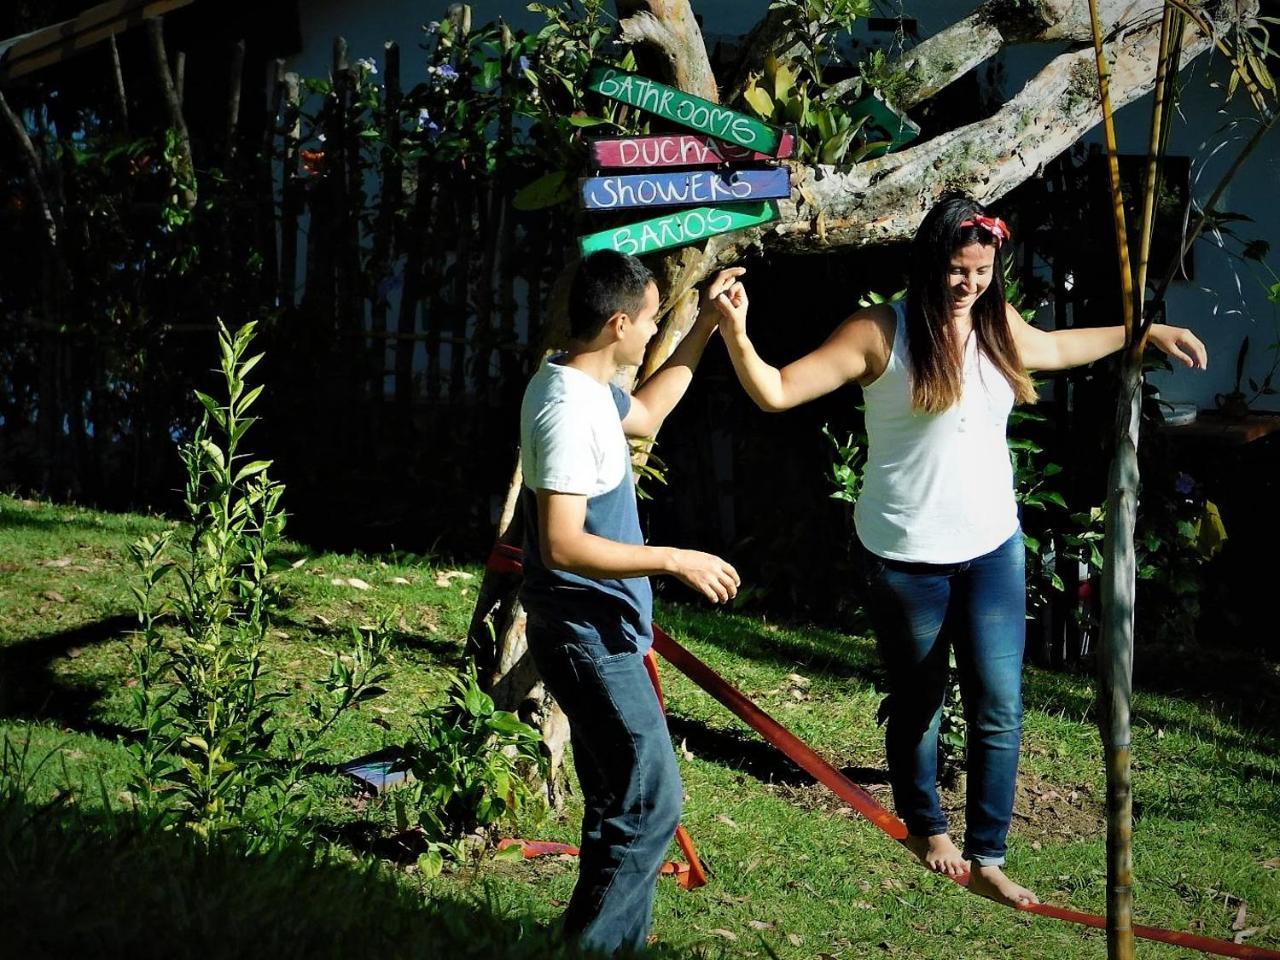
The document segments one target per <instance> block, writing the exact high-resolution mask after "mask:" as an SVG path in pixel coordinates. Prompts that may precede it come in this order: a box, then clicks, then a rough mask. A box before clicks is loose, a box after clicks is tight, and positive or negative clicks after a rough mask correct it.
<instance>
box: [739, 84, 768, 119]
mask: <svg viewBox="0 0 1280 960" xmlns="http://www.w3.org/2000/svg"><path fill="white" fill-rule="evenodd" d="M742 99H743V100H745V101H747V103H748V104H749V105H750V107H751V109H752V110H754V111H755V112H756V113H757V114H758V115H759V116H760V117H761V119H764V120H769V119H771V118H772V117H773V98H772V97H770V96H769V94H768V93H767V92H766V91H765V90H764V88H762V87H759V86H757V85H755V84H754V83H753V84H752V85H751V86H749V87H747V89H746V90H744V91H743V93H742Z"/></svg>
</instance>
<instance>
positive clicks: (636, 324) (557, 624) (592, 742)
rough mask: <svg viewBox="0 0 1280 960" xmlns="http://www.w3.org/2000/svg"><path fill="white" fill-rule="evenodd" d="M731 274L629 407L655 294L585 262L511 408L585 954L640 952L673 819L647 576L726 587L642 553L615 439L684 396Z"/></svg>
mask: <svg viewBox="0 0 1280 960" xmlns="http://www.w3.org/2000/svg"><path fill="white" fill-rule="evenodd" d="M742 273H743V270H742V269H741V268H732V269H729V270H723V271H721V272H720V273H719V274H717V275H716V277H715V278H714V279H713V280H712V281H711V284H710V286H709V287H708V290H707V297H706V300H705V301H704V304H703V309H702V310H701V312H700V313H699V315H698V319H697V321H696V322H695V324H694V325H693V327H692V329H690V331H689V333H688V334H687V335H686V336H685V338H684V340H683V341H682V342H681V343H680V345H679V346H678V347H677V348H676V350H675V352H674V353H672V355H671V357H670V359H669V360H668V361H667V362H666V363H665V364H664V365H663V366H662V368H661V369H659V370H658V371H657V372H656V373H654V374H653V376H651V377H649V379H648V380H646V381H645V382H644V384H643V385H642V386H640V387H639V388H638V389H637V390H636V391H635V393H634V395H632V396H630V397H628V396H627V394H626V392H625V391H623V390H621V389H620V388H618V387H617V386H615V385H614V384H613V383H612V382H611V381H612V380H613V378H614V377H615V376H616V374H617V372H618V368H619V367H623V366H634V365H638V364H639V363H640V362H641V361H642V360H643V359H644V352H645V347H646V345H647V344H648V343H649V341H650V340H651V339H652V338H653V336H654V334H655V333H656V332H657V329H658V328H657V323H656V321H655V318H656V316H657V312H658V289H657V286H656V285H655V284H654V282H653V276H652V274H651V273H650V272H649V270H648V269H646V268H645V267H644V265H643V264H641V263H640V261H639V260H637V259H635V258H634V257H630V256H627V255H625V254H621V253H614V252H612V251H601V252H599V253H595V254H592V255H591V256H589V257H587V258H586V259H584V260H583V261H582V263H581V264H580V265H579V268H578V271H577V273H576V275H575V277H574V280H573V285H572V287H571V289H570V293H569V324H570V336H571V338H572V343H571V345H570V348H569V349H568V350H567V351H566V352H565V353H561V354H557V355H555V356H552V357H550V358H548V359H547V361H546V362H545V363H543V364H542V366H541V367H540V368H539V369H538V371H537V373H536V374H535V375H534V377H533V379H532V381H531V382H530V383H529V387H528V389H527V390H526V392H525V396H524V404H523V406H522V408H521V412H520V449H521V466H522V468H523V473H524V488H523V489H522V490H521V508H522V510H523V511H524V521H525V523H524V527H525V569H524V576H525V579H524V584H523V586H522V588H521V591H520V597H521V600H522V601H523V603H524V606H525V609H526V610H527V611H528V615H529V621H528V630H527V633H528V639H529V650H530V652H531V653H532V654H533V658H534V662H535V663H536V664H537V666H538V671H539V673H540V674H541V675H542V679H543V682H544V683H545V684H546V686H547V688H548V689H549V690H550V691H551V693H552V695H553V696H554V697H555V698H556V700H557V701H558V702H559V704H560V706H561V707H562V708H563V709H564V712H565V714H566V716H567V717H568V718H569V729H570V740H571V743H572V745H573V759H574V768H575V769H576V771H577V774H578V780H579V783H580V785H581V787H582V796H583V805H584V807H585V810H584V812H583V822H582V845H581V855H580V858H579V872H578V882H577V885H576V886H575V887H574V891H573V896H572V897H571V898H570V900H569V906H568V908H567V909H566V911H565V917H564V931H565V934H566V936H568V937H570V938H573V939H576V940H578V941H579V942H580V943H582V944H583V945H584V946H587V947H590V948H594V949H597V950H605V951H608V952H613V951H616V950H619V949H624V948H629V949H633V950H636V949H640V948H642V947H643V946H644V944H645V939H646V937H647V936H648V932H649V925H650V921H651V919H652V914H653V897H654V885H655V882H656V880H657V876H658V870H659V868H660V867H661V865H662V862H663V859H664V858H665V855H666V851H667V847H668V845H669V844H670V842H671V838H672V835H673V834H674V833H675V829H676V826H677V825H678V823H679V820H680V807H681V799H682V787H681V784H680V772H679V769H678V768H677V766H676V760H675V755H674V753H673V752H672V749H671V738H670V735H669V734H668V732H667V724H666V720H665V718H664V717H663V716H662V710H661V707H660V706H659V704H658V699H657V696H656V694H655V693H654V690H653V687H652V685H651V683H650V681H649V677H648V674H647V673H646V671H645V667H644V661H643V656H644V653H645V651H647V650H648V649H649V646H650V644H651V643H652V640H653V632H652V626H651V621H652V616H653V612H652V606H653V599H652V593H651V591H650V589H649V580H648V578H649V577H650V576H651V575H653V574H669V575H672V576H675V577H678V578H679V579H680V580H682V581H684V582H685V583H687V584H688V585H689V586H691V587H693V588H694V589H695V590H697V591H699V592H700V593H702V594H703V595H704V596H705V597H707V599H709V600H711V601H712V602H713V603H718V602H724V601H726V600H728V599H730V598H731V597H733V596H734V595H735V594H736V593H737V589H738V583H739V581H738V574H737V572H736V571H735V570H734V569H733V567H731V566H730V565H729V564H728V563H726V562H725V561H723V560H721V559H720V558H719V557H715V556H712V555H711V554H707V553H700V552H698V551H696V550H678V549H675V548H673V547H650V546H645V544H644V537H643V535H642V534H641V532H640V520H639V516H638V514H637V512H636V497H635V486H634V483H633V480H632V474H631V456H630V449H629V446H628V443H627V437H648V436H652V435H653V434H654V433H655V432H656V431H657V429H658V427H659V426H660V425H661V424H662V421H663V420H664V419H665V418H666V416H667V414H669V413H670V412H671V410H672V409H673V408H674V407H675V405H676V404H677V403H678V402H679V401H680V398H681V397H682V396H684V392H685V390H686V389H687V388H688V386H689V382H690V380H691V379H692V377H693V371H694V368H695V367H696V366H697V363H698V359H699V358H700V357H701V356H702V351H703V348H704V347H705V346H706V344H707V340H708V339H709V338H710V336H711V334H712V333H713V332H714V331H715V328H716V312H715V311H714V310H712V309H708V307H709V305H710V303H711V301H712V300H713V299H714V298H715V297H716V296H719V295H720V294H721V293H723V292H724V291H725V290H727V289H728V288H729V286H731V285H732V283H733V281H734V280H735V279H736V278H737V277H738V276H739V275H741V274H742Z"/></svg>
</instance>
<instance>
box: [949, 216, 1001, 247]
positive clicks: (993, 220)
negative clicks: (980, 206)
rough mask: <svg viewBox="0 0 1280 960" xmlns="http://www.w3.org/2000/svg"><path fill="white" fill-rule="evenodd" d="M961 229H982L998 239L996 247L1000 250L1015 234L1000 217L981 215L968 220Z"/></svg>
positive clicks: (961, 225)
mask: <svg viewBox="0 0 1280 960" xmlns="http://www.w3.org/2000/svg"><path fill="white" fill-rule="evenodd" d="M960 227H961V229H963V228H965V227H982V229H983V230H986V231H987V233H989V234H991V236H993V237H995V239H996V247H997V248H998V247H999V246H1000V245H1001V244H1002V243H1004V242H1005V241H1006V240H1011V239H1013V234H1012V233H1011V232H1010V231H1009V225H1008V224H1006V223H1005V222H1004V221H1003V220H1001V219H1000V218H999V217H984V216H983V215H982V214H980V213H975V214H974V215H973V216H972V217H970V218H969V219H968V220H965V221H964V222H963V223H961V224H960Z"/></svg>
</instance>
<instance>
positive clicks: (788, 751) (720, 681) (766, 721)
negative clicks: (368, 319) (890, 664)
mask: <svg viewBox="0 0 1280 960" xmlns="http://www.w3.org/2000/svg"><path fill="white" fill-rule="evenodd" d="M522 560H523V553H522V551H521V550H520V548H519V547H513V546H511V545H509V544H505V543H497V544H494V547H493V552H492V553H491V554H490V555H489V562H488V564H487V566H488V569H490V570H492V571H494V572H498V573H519V572H521V569H522V566H523V564H522ZM654 651H656V652H658V653H660V654H662V656H663V658H664V659H665V660H667V662H668V663H670V664H671V665H672V666H674V667H675V668H676V669H677V670H679V671H680V672H681V673H683V674H684V675H685V676H687V677H688V678H689V679H690V680H692V681H693V682H694V683H696V684H697V685H698V686H699V687H701V688H702V689H703V690H705V691H706V692H707V693H709V694H711V696H713V697H715V698H716V699H717V700H719V701H720V702H721V703H722V704H724V705H725V706H726V707H728V708H729V710H730V712H732V713H733V714H735V715H736V716H737V717H738V718H739V719H741V720H742V721H743V722H744V723H746V724H747V726H749V727H751V729H753V730H755V731H756V732H757V733H758V734H760V735H761V736H762V737H764V739H765V740H766V741H768V742H769V743H770V744H771V745H772V746H774V747H775V748H777V749H778V750H780V751H781V752H782V753H783V754H784V755H785V756H787V757H789V758H790V759H791V760H792V761H793V762H794V763H795V764H796V765H797V766H798V767H800V769H802V770H804V771H805V772H806V773H808V774H809V775H810V776H812V777H813V778H814V779H815V780H817V781H818V782H819V783H821V784H822V785H823V786H825V787H827V788H828V789H830V790H831V791H832V792H833V793H834V794H835V795H836V796H838V797H839V798H840V799H841V800H843V801H844V802H845V803H847V804H849V806H851V807H853V809H855V810H857V811H858V813H860V814H862V815H863V816H864V817H866V819H868V820H870V821H871V822H872V824H874V825H875V826H876V827H878V828H879V829H880V830H882V831H884V832H885V833H886V834H888V835H889V836H890V837H892V838H893V839H895V840H897V841H899V842H902V841H903V840H905V839H906V837H907V826H906V824H904V823H903V822H902V821H901V820H899V819H898V818H897V817H895V816H894V815H893V814H891V813H890V812H889V811H888V810H886V809H885V808H884V807H883V806H881V805H880V803H879V801H877V800H876V799H875V797H873V796H871V794H869V793H867V791H865V790H863V789H862V788H861V787H859V786H858V785H857V784H856V783H854V782H853V781H852V780H850V779H849V778H848V777H846V776H845V775H844V774H842V773H841V772H840V771H839V770H837V769H836V768H835V767H833V766H832V765H831V764H829V763H827V761H826V760H824V759H822V757H821V756H819V755H818V754H817V753H816V752H815V751H814V750H813V749H812V748H811V747H810V746H809V745H808V744H807V743H805V742H804V741H803V740H801V739H800V738H799V737H797V736H796V735H795V734H793V733H792V732H791V731H790V730H788V729H786V727H784V726H782V724H780V723H778V721H776V720H774V719H773V717H771V716H769V715H768V714H767V713H765V712H764V711H763V710H761V709H760V708H759V707H757V706H756V705H755V704H754V703H752V702H751V701H750V700H749V699H748V698H747V697H746V696H745V695H744V694H743V693H742V692H741V691H739V690H737V689H736V688H734V687H733V686H732V685H731V684H729V683H728V682H727V681H726V680H725V679H724V678H723V677H721V676H720V675H719V674H718V673H716V672H715V671H714V670H712V669H711V668H710V667H708V666H707V665H706V664H705V663H703V662H702V661H701V660H699V659H698V658H697V657H695V656H694V655H693V654H692V653H690V652H689V651H688V650H686V649H685V648H684V647H682V646H681V645H680V644H678V643H676V641H674V640H672V639H671V637H670V636H668V634H667V633H666V631H664V630H663V629H662V628H661V627H659V626H658V625H657V624H654V625H653V650H650V651H649V652H648V653H646V654H645V667H646V668H647V669H648V671H649V679H650V680H652V681H653V689H654V691H655V692H656V693H657V695H658V703H659V704H662V705H663V712H664V713H665V712H666V707H665V704H663V697H662V684H661V682H660V681H659V680H658V670H657V664H656V661H655V660H654V657H653V653H654ZM676 840H677V841H678V842H679V843H680V847H681V849H682V850H683V851H684V854H685V856H686V857H687V858H688V859H689V864H688V865H685V864H673V863H668V864H665V865H664V866H663V868H662V872H663V873H664V874H665V873H670V872H674V873H675V874H676V877H677V879H678V880H679V881H680V885H681V886H682V887H685V889H692V888H693V887H699V886H702V885H703V884H704V883H706V882H707V881H706V873H705V872H704V871H703V869H702V864H701V862H700V861H699V860H698V855H697V853H696V852H695V851H694V849H693V842H692V840H690V839H689V835H688V833H687V832H686V831H685V829H684V827H683V826H681V827H680V828H679V829H678V830H677V831H676ZM513 843H521V844H523V845H524V847H523V849H524V856H525V857H526V858H528V857H536V856H540V855H542V854H544V853H569V854H571V855H576V854H577V848H576V847H570V846H568V845H567V844H552V843H542V842H537V841H526V840H503V841H502V842H501V843H500V844H498V849H502V848H503V847H505V846H510V845H511V844H513ZM552 848H554V849H552ZM561 848H563V849H561ZM695 865H696V870H697V873H696V874H695V873H694V868H695ZM682 868H683V869H682ZM939 876H943V874H939ZM948 879H951V880H953V881H954V882H956V883H958V884H960V885H961V886H967V885H968V883H969V874H967V873H965V874H963V875H961V876H959V877H949V878H948ZM993 902H994V901H993ZM1014 909H1016V910H1020V911H1022V912H1024V913H1034V914H1038V915H1040V916H1042V917H1050V918H1052V919H1054V920H1064V921H1066V922H1067V923H1078V924H1080V925H1081V926H1085V927H1095V928H1096V929H1099V930H1105V929H1106V927H1107V921H1106V920H1105V919H1104V918H1103V917H1099V916H1097V915H1095V914H1092V913H1083V912H1081V911H1079V910H1071V909H1068V908H1067V907H1057V906H1054V905H1053V904H1049V903H1032V904H1025V905H1022V906H1019V907H1015V908H1014ZM1133 933H1134V936H1136V937H1139V938H1141V939H1143V940H1154V941H1156V942H1158V943H1167V944H1171V945H1173V946H1176V947H1186V948H1188V949H1190V950H1198V951H1200V952H1201V953H1208V954H1213V955H1215V956H1219V957H1238V958H1241V960H1280V951H1277V950H1268V949H1266V948H1264V947H1254V946H1249V945H1248V944H1243V943H1230V942H1228V941H1226V940H1217V939H1215V938H1213V937H1202V936H1200V935H1199V934H1194V933H1184V932H1182V931H1180V930H1164V929H1161V928H1160V927H1148V926H1144V925H1142V924H1134V926H1133Z"/></svg>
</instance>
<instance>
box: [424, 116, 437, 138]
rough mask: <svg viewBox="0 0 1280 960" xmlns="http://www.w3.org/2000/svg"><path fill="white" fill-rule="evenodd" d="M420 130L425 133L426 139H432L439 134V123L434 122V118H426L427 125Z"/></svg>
mask: <svg viewBox="0 0 1280 960" xmlns="http://www.w3.org/2000/svg"><path fill="white" fill-rule="evenodd" d="M422 132H423V133H425V134H426V135H427V139H428V140H434V139H435V138H436V137H438V136H440V124H438V123H436V122H435V121H434V120H428V121H427V125H426V126H425V127H423V128H422Z"/></svg>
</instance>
